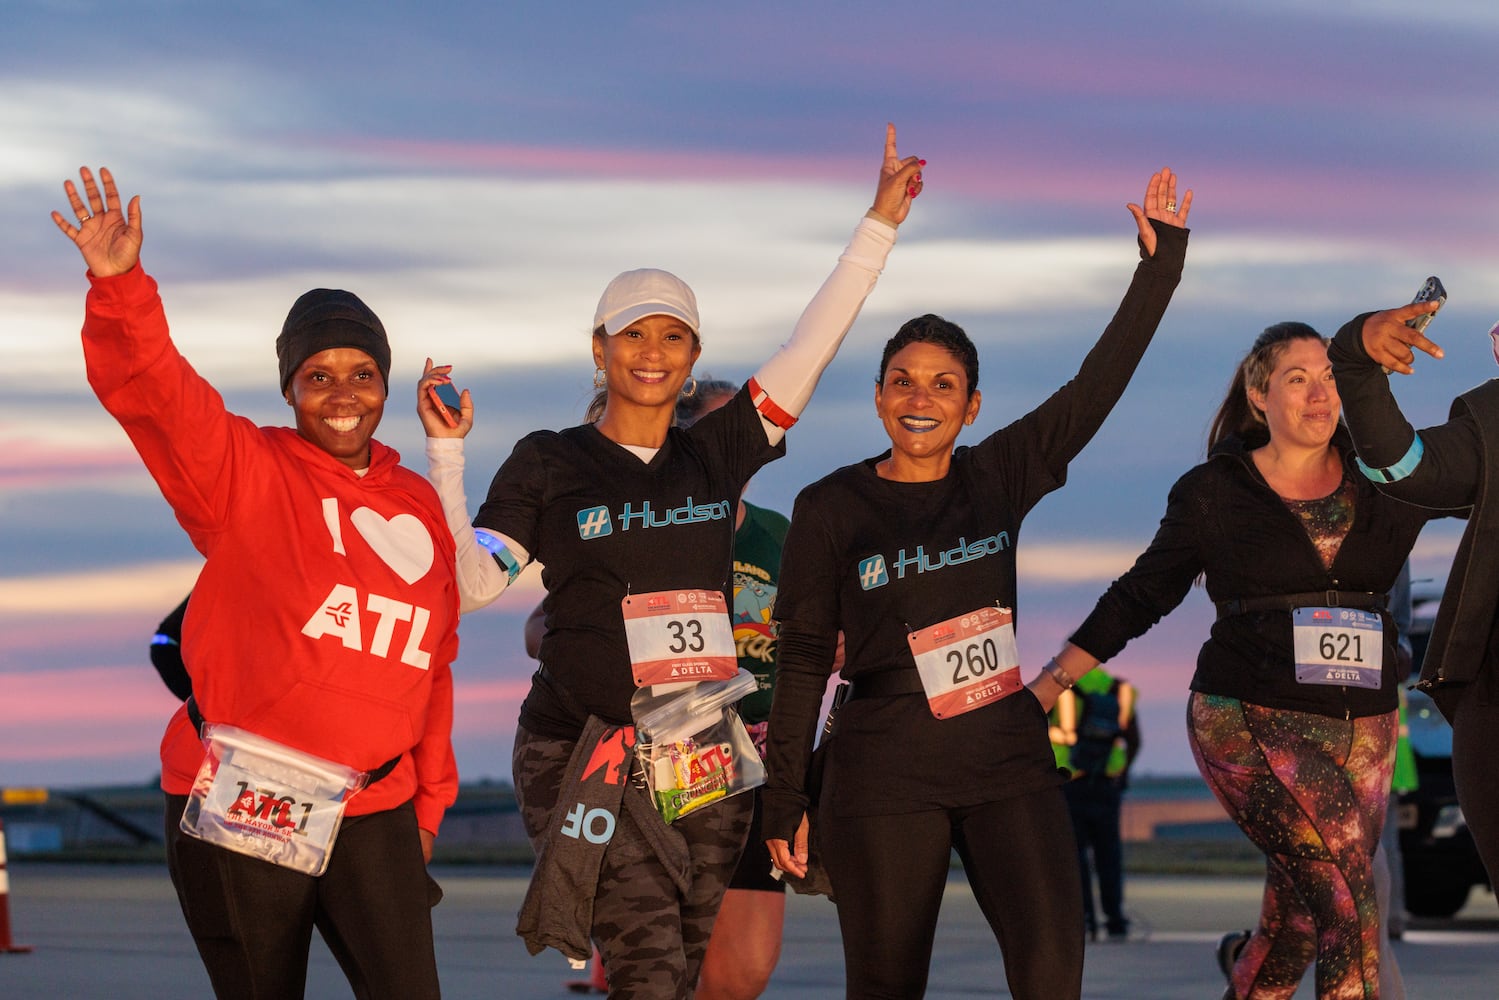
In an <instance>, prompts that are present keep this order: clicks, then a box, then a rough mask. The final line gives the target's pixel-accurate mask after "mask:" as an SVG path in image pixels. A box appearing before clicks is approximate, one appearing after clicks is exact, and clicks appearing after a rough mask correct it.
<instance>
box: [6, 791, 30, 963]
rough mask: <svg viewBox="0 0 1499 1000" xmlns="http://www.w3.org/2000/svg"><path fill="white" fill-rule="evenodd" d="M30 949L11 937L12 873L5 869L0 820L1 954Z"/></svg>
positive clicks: (27, 945)
mask: <svg viewBox="0 0 1499 1000" xmlns="http://www.w3.org/2000/svg"><path fill="white" fill-rule="evenodd" d="M30 950H31V945H29V944H15V943H14V942H12V941H11V939H10V874H9V873H8V872H6V870H5V821H4V820H0V954H3V953H5V952H27V951H30Z"/></svg>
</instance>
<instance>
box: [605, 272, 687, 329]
mask: <svg viewBox="0 0 1499 1000" xmlns="http://www.w3.org/2000/svg"><path fill="white" fill-rule="evenodd" d="M647 316H675V317H676V318H677V319H679V320H681V321H682V322H683V323H686V324H687V326H688V328H689V329H691V330H692V332H693V333H699V330H698V320H697V296H695V295H693V294H692V289H690V288H688V287H687V283H686V282H685V281H683V280H682V279H681V278H679V277H677V276H676V275H675V274H672V273H671V272H670V271H661V270H658V269H656V268H654V267H642V268H640V269H639V270H637V271H626V272H625V273H624V274H621V275H620V276H619V277H617V278H615V279H614V280H613V281H611V282H609V287H607V288H605V289H604V294H603V295H601V296H599V307H598V308H597V309H596V310H594V313H593V329H595V330H597V329H598V328H599V327H603V328H604V332H605V333H607V334H609V335H610V336H613V335H614V334H616V333H619V332H620V331H621V330H623V329H624V328H625V327H627V326H629V325H630V324H631V323H634V322H636V321H637V320H640V319H644V318H645V317H647Z"/></svg>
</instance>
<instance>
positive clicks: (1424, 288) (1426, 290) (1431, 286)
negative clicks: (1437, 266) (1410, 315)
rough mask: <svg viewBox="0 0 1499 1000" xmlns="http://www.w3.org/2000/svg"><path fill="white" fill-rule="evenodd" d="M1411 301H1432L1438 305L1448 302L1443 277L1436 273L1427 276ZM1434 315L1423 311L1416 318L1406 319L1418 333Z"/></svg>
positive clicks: (1408, 324) (1407, 323) (1407, 324)
mask: <svg viewBox="0 0 1499 1000" xmlns="http://www.w3.org/2000/svg"><path fill="white" fill-rule="evenodd" d="M1411 301H1412V302H1431V303H1434V304H1435V305H1438V306H1439V305H1441V304H1442V303H1443V302H1446V301H1447V289H1445V288H1443V287H1442V279H1441V278H1438V277H1437V276H1436V275H1432V276H1431V277H1429V278H1427V279H1426V280H1425V281H1424V282H1422V283H1421V288H1420V290H1419V291H1417V292H1416V297H1415V298H1413V299H1411ZM1434 315H1436V314H1435V313H1423V314H1422V315H1420V316H1417V317H1416V318H1415V319H1408V320H1406V321H1405V325H1406V326H1408V327H1410V328H1411V329H1412V330H1415V331H1416V332H1417V333H1420V332H1421V331H1422V330H1425V329H1426V325H1427V324H1428V323H1430V322H1431V318H1432V317H1433V316H1434Z"/></svg>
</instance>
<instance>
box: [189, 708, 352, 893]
mask: <svg viewBox="0 0 1499 1000" xmlns="http://www.w3.org/2000/svg"><path fill="white" fill-rule="evenodd" d="M203 742H204V745H205V747H206V748H207V750H208V752H207V753H206V754H205V755H204V757H203V763H202V765H201V766H200V767H199V768H198V775H197V778H196V779H195V780H194V782H193V788H192V791H191V793H190V794H189V795H188V801H187V808H186V809H185V810H183V813H182V822H181V828H182V832H183V833H186V834H188V835H189V836H193V837H197V838H198V839H199V840H204V841H207V842H208V843H210V844H216V845H218V846H219V847H223V848H226V849H227V850H231V851H235V852H238V853H240V854H248V855H250V856H252V857H257V858H260V859H262V860H264V861H269V862H270V863H271V864H274V865H280V866H281V867H283V868H291V869H294V870H296V871H299V872H302V873H303V874H305V875H321V874H323V872H324V871H326V870H327V868H328V859H329V857H330V856H331V854H332V851H333V842H334V840H335V839H336V838H337V837H338V829H339V827H340V826H341V825H342V823H343V815H344V807H345V806H346V805H347V804H348V800H349V798H350V796H352V795H353V794H354V793H355V792H357V791H358V790H359V789H360V788H363V787H364V784H365V781H366V780H367V778H368V774H367V773H366V772H364V771H358V770H355V769H354V768H351V767H345V766H343V765H342V764H335V763H332V762H331V761H326V760H323V759H321V758H318V757H314V756H312V755H311V754H305V753H302V752H301V751H299V750H293V749H292V748H291V747H287V746H283V745H281V744H279V743H277V742H275V741H274V740H269V739H266V738H265V737H263V736H257V735H255V734H254V733H251V732H247V731H245V730H243V729H237V728H236V727H234V726H226V725H215V724H212V723H209V724H207V725H205V726H204V727H203Z"/></svg>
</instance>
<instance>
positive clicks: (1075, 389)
mask: <svg viewBox="0 0 1499 1000" xmlns="http://www.w3.org/2000/svg"><path fill="white" fill-rule="evenodd" d="M1151 225H1152V226H1153V227H1154V228H1155V232H1156V252H1155V256H1154V257H1145V258H1144V259H1142V260H1141V261H1140V263H1139V264H1138V265H1136V267H1135V274H1134V278H1133V279H1132V280H1131V281H1130V285H1129V289H1128V290H1127V291H1126V292H1125V293H1124V298H1123V300H1122V301H1121V302H1120V303H1119V308H1118V309H1117V310H1116V311H1115V312H1114V316H1113V318H1112V319H1110V320H1109V324H1108V326H1106V327H1105V328H1104V331H1103V333H1102V334H1100V335H1099V338H1098V342H1097V343H1095V344H1094V345H1093V348H1092V349H1091V350H1090V351H1088V354H1087V356H1086V357H1085V358H1083V362H1082V365H1081V366H1079V368H1078V370H1077V374H1076V375H1075V376H1073V378H1072V379H1071V380H1070V381H1069V382H1067V384H1066V385H1064V386H1062V387H1061V388H1060V389H1058V390H1057V391H1056V392H1055V393H1053V394H1052V395H1051V397H1050V398H1049V399H1047V400H1046V401H1045V402H1044V403H1042V404H1041V405H1040V406H1038V407H1037V408H1036V409H1035V410H1033V411H1032V412H1031V414H1030V415H1029V416H1028V417H1027V418H1024V419H1026V420H1027V421H1029V422H1031V423H1033V425H1034V427H1035V428H1036V430H1037V433H1038V434H1039V435H1040V437H1041V450H1042V452H1043V453H1044V454H1045V455H1046V456H1047V461H1048V464H1049V465H1050V467H1051V471H1052V472H1053V473H1054V474H1056V475H1057V476H1058V477H1059V478H1060V477H1061V476H1062V475H1063V474H1064V473H1065V470H1066V468H1067V465H1068V463H1070V462H1071V461H1072V460H1073V459H1074V458H1076V457H1077V455H1078V453H1079V452H1081V451H1082V450H1083V448H1084V447H1085V446H1086V445H1087V443H1088V442H1089V441H1091V440H1092V439H1093V435H1095V434H1097V433H1098V429H1099V428H1100V427H1102V426H1103V422H1104V419H1105V418H1106V417H1108V415H1109V412H1110V411H1111V410H1113V408H1114V404H1115V403H1117V402H1118V401H1119V397H1120V396H1122V395H1124V390H1125V387H1126V386H1128V385H1129V380H1130V379H1131V378H1132V377H1133V376H1134V374H1135V369H1136V368H1137V367H1139V364H1140V359H1141V358H1142V357H1143V356H1144V355H1145V349H1146V348H1147V347H1149V346H1150V341H1151V339H1152V338H1153V337H1154V336H1155V331H1156V328H1157V327H1158V326H1159V325H1160V322H1161V317H1162V316H1164V315H1165V313H1166V306H1168V305H1169V304H1170V303H1171V296H1172V293H1174V292H1175V291H1176V286H1177V284H1178V283H1179V282H1180V281H1181V274H1182V265H1183V264H1184V262H1185V260H1186V254H1187V236H1188V230H1186V229H1182V228H1180V227H1178V226H1168V225H1164V224H1161V223H1156V222H1152V223H1151ZM1142 255H1143V250H1142Z"/></svg>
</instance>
